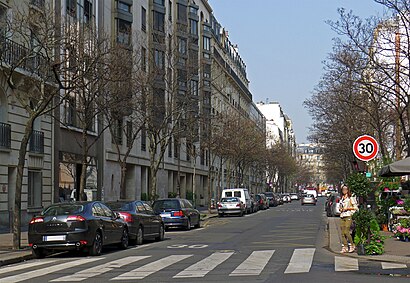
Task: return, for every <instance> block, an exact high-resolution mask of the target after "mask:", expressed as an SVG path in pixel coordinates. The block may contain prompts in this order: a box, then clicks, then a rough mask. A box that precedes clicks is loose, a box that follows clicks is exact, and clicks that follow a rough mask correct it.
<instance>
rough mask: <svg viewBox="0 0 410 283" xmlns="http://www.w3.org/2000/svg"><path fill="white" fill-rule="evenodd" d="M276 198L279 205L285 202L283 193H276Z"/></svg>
mask: <svg viewBox="0 0 410 283" xmlns="http://www.w3.org/2000/svg"><path fill="white" fill-rule="evenodd" d="M275 198H276V202H277V203H278V205H282V204H283V198H282V195H281V194H275Z"/></svg>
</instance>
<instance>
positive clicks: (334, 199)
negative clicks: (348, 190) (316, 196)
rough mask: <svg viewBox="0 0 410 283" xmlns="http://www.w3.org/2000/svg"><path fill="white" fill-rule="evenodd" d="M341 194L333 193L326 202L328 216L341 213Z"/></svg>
mask: <svg viewBox="0 0 410 283" xmlns="http://www.w3.org/2000/svg"><path fill="white" fill-rule="evenodd" d="M339 206H340V195H339V194H338V193H332V194H331V195H330V196H329V197H328V199H327V200H326V203H325V210H326V215H327V216H328V217H335V216H339V215H340V210H339Z"/></svg>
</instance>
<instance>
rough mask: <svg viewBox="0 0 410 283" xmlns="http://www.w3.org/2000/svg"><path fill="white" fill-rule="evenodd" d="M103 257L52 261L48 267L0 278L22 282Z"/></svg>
mask: <svg viewBox="0 0 410 283" xmlns="http://www.w3.org/2000/svg"><path fill="white" fill-rule="evenodd" d="M102 259H103V257H99V258H96V257H93V258H84V259H77V260H73V261H69V262H66V263H61V264H57V265H53V264H51V263H50V266H48V267H46V268H41V269H37V270H33V271H29V272H24V273H20V274H17V275H13V276H9V277H6V278H2V279H0V282H7V283H11V282H21V281H24V280H30V279H33V278H36V277H40V276H44V275H47V274H51V273H53V272H56V271H60V270H65V269H68V268H71V267H75V266H79V265H83V264H87V263H90V262H93V261H97V260H102Z"/></svg>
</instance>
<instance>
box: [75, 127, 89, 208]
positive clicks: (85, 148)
mask: <svg viewBox="0 0 410 283" xmlns="http://www.w3.org/2000/svg"><path fill="white" fill-rule="evenodd" d="M82 139H83V141H82V147H83V156H82V157H83V161H82V166H81V176H80V187H79V188H78V189H77V197H78V199H77V200H79V201H84V200H85V199H84V189H85V185H86V179H87V165H88V160H87V158H88V141H87V130H86V129H84V130H83V133H82Z"/></svg>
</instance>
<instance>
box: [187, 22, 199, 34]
mask: <svg viewBox="0 0 410 283" xmlns="http://www.w3.org/2000/svg"><path fill="white" fill-rule="evenodd" d="M189 26H190V32H191V34H193V35H198V21H195V20H192V19H191V20H189Z"/></svg>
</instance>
